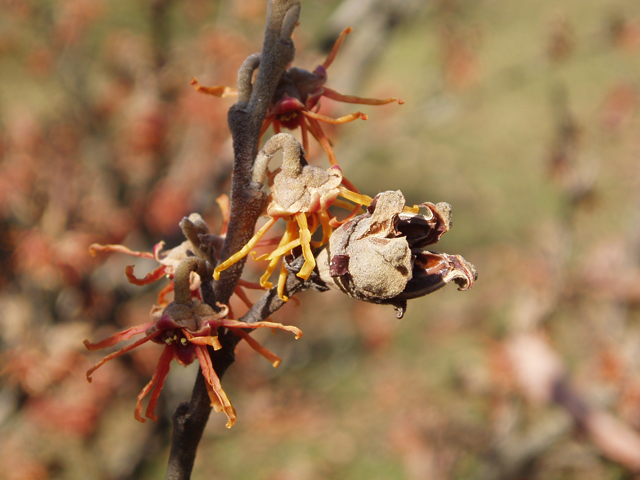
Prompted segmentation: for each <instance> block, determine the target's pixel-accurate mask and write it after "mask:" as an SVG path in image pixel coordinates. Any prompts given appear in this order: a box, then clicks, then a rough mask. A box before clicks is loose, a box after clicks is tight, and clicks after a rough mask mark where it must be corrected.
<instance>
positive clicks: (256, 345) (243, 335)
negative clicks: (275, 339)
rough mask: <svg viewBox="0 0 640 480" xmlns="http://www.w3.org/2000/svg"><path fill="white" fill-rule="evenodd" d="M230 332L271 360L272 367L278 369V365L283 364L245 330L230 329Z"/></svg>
mask: <svg viewBox="0 0 640 480" xmlns="http://www.w3.org/2000/svg"><path fill="white" fill-rule="evenodd" d="M229 330H230V331H232V332H233V333H234V334H235V335H237V336H238V337H240V338H242V339H243V340H244V341H246V342H247V343H248V344H249V346H250V347H251V348H253V349H254V350H255V351H256V352H258V353H259V354H260V355H262V356H263V357H264V358H266V359H267V360H269V362H270V363H271V365H273V366H274V368H278V365H280V363H281V362H282V359H281V358H280V357H279V356H278V355H276V354H275V353H273V352H271V351H270V350H268V349H266V348H265V347H263V346H262V345H260V343H258V341H257V340H256V339H255V338H253V337H252V336H251V335H249V334H248V333H247V332H245V331H244V330H242V329H240V328H229Z"/></svg>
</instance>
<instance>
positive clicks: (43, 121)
mask: <svg viewBox="0 0 640 480" xmlns="http://www.w3.org/2000/svg"><path fill="white" fill-rule="evenodd" d="M264 3H265V2H262V1H255V0H243V1H236V2H232V1H211V2H209V1H204V0H186V1H183V2H170V1H169V0H154V1H152V2H126V1H124V0H116V1H109V2H107V1H100V0H59V1H50V2H44V1H30V0H24V1H12V0H0V11H2V15H0V72H1V73H0V215H1V217H2V221H1V222H0V288H1V290H0V325H1V327H2V328H1V329H0V369H2V372H3V375H2V376H1V377H0V382H1V384H2V390H1V391H0V472H2V473H0V477H2V478H7V479H9V480H14V479H15V480H17V479H20V480H23V479H24V480H27V479H28V480H35V479H38V480H39V479H48V478H56V479H57V478H60V479H76V478H78V479H79V478H96V479H97V478H101V479H105V480H106V479H125V478H145V479H151V478H163V477H164V469H165V466H166V459H167V455H168V453H167V452H168V450H167V448H168V447H167V445H168V438H169V434H170V422H169V418H170V414H171V412H172V411H173V410H174V409H175V407H176V405H177V404H178V402H180V401H182V400H184V399H186V398H187V397H188V395H189V393H190V389H191V386H192V384H193V378H194V376H195V370H194V369H192V368H190V369H188V370H182V369H180V370H179V369H177V368H174V369H172V370H174V371H172V372H171V375H170V377H169V379H168V381H167V386H166V388H165V391H164V392H163V398H161V403H160V405H159V406H158V414H159V416H160V417H161V418H160V420H159V421H158V422H157V423H155V424H154V423H152V422H148V423H147V424H145V425H140V424H139V423H137V422H135V421H134V419H133V415H132V411H133V405H134V403H135V400H134V399H135V396H136V394H137V392H138V391H139V390H140V388H141V386H142V385H143V384H144V383H146V381H147V380H148V377H149V375H150V373H151V371H152V370H153V367H154V365H155V360H156V357H157V355H156V353H157V352H156V351H154V349H153V348H152V347H151V348H148V349H143V348H141V349H139V350H140V351H136V352H132V354H131V355H129V356H125V357H123V358H122V359H121V361H119V362H110V363H109V364H107V365H105V367H104V368H102V369H101V371H100V372H99V373H100V374H99V375H95V377H94V382H93V384H91V385H89V384H88V383H87V382H86V379H85V376H84V372H85V371H86V370H87V368H88V367H89V366H90V365H91V364H92V363H93V362H94V361H95V360H96V359H95V358H94V357H92V356H91V355H88V354H87V353H86V352H85V351H83V346H82V340H83V339H84V338H89V337H91V338H93V339H96V338H102V337H104V336H106V335H107V334H109V333H113V332H114V331H116V330H118V329H122V328H125V327H127V326H130V325H135V324H139V323H142V322H143V321H146V319H147V318H148V314H149V309H150V307H151V305H152V304H153V302H154V297H155V294H156V292H154V291H151V290H148V289H143V288H135V287H132V286H130V285H129V284H128V283H127V281H126V277H125V275H124V273H123V272H124V267H125V265H127V262H129V261H131V260H130V259H128V258H121V257H120V256H117V255H112V256H110V257H104V256H103V257H99V258H92V257H91V256H90V255H89V252H88V246H89V245H90V244H91V243H94V242H99V243H105V244H106V243H120V244H125V245H127V246H129V247H131V248H132V249H138V250H146V251H149V250H150V249H151V246H152V245H153V244H155V243H156V242H158V241H160V240H165V241H167V244H168V246H169V247H173V246H175V245H177V244H178V243H179V242H180V230H179V227H178V222H179V221H180V220H181V218H182V217H183V216H185V215H188V214H189V213H191V212H194V211H197V212H199V213H201V214H202V215H203V217H204V218H205V220H206V221H207V223H208V224H209V226H210V227H211V228H212V230H213V231H215V230H216V228H218V226H219V225H220V223H221V218H220V215H219V211H218V208H217V206H216V204H215V198H217V197H218V195H219V194H220V193H224V192H226V190H227V186H228V185H227V182H228V179H229V175H230V168H231V165H230V161H231V149H230V143H229V138H228V133H227V128H226V112H227V109H228V108H229V106H230V104H231V102H229V101H227V100H221V99H213V98H209V97H207V96H204V95H199V94H198V93H197V92H195V91H194V90H193V89H192V88H191V87H190V86H189V79H190V78H191V77H193V76H197V77H198V78H199V79H200V80H201V81H202V83H203V84H224V85H234V84H235V77H236V72H237V68H238V66H239V65H240V64H241V62H242V61H243V60H244V58H245V57H246V56H247V55H249V54H251V53H254V51H256V50H258V49H259V45H260V42H261V37H262V28H263V22H264V9H265V8H264V7H265V5H264ZM380 3H381V2H376V1H371V2H355V3H354V2H353V1H343V2H339V1H331V2H322V1H312V0H304V1H303V10H302V21H301V25H300V27H299V28H298V30H297V31H296V36H295V41H296V45H297V48H298V58H297V61H296V63H297V64H300V65H303V66H305V67H309V68H311V69H312V68H313V66H314V65H315V64H317V63H319V62H320V61H321V59H322V58H323V56H324V54H326V52H324V53H323V52H321V51H318V50H315V49H314V47H315V45H317V43H319V40H316V39H322V40H326V38H325V36H326V35H327V33H326V32H339V31H340V30H341V29H342V28H344V27H346V26H349V25H352V26H354V27H355V31H354V33H353V34H352V35H350V38H349V39H348V41H347V42H351V43H352V44H353V45H358V47H357V48H355V49H354V48H351V47H350V46H349V45H348V44H347V45H345V48H344V50H343V51H342V52H341V54H340V57H339V58H338V59H337V60H336V63H335V64H334V65H333V66H332V68H331V82H332V86H334V85H335V86H336V88H337V89H339V90H341V91H345V92H347V93H354V94H358V95H362V96H368V97H381V98H383V97H387V96H390V95H396V94H397V95H399V96H401V97H402V98H403V99H404V100H405V101H406V104H405V105H403V106H402V107H398V106H397V105H396V106H394V107H395V108H392V107H377V108H379V109H382V110H376V111H373V112H371V113H370V118H369V120H368V121H367V122H360V123H361V124H356V123H357V122H356V123H354V124H352V125H351V124H350V125H349V126H345V127H343V128H340V129H339V132H338V129H331V130H330V129H327V136H328V137H329V138H331V139H332V141H333V143H334V149H335V151H336V155H337V157H338V160H339V161H340V164H341V165H342V166H343V169H344V171H345V174H346V175H348V176H349V178H350V180H351V181H353V182H354V183H355V184H356V185H358V186H359V187H360V189H361V190H363V192H365V193H367V194H375V193H377V191H379V190H387V189H402V190H403V192H404V193H405V195H406V197H407V199H408V200H409V201H410V202H416V203H418V202H422V201H432V202H438V201H446V202H448V203H451V204H452V205H453V212H454V224H455V228H454V229H453V230H452V233H451V234H450V237H449V239H447V240H446V242H451V243H453V244H454V245H453V247H452V248H449V247H450V244H445V245H443V247H442V248H443V249H445V250H452V251H453V250H455V251H457V252H460V253H462V254H463V255H464V256H465V257H466V258H468V259H469V260H470V261H472V262H473V263H475V264H476V265H477V267H478V271H479V273H480V278H479V280H478V283H477V284H476V286H475V287H474V289H473V290H472V291H471V292H467V293H466V294H465V295H462V296H461V295H460V294H457V292H455V291H454V290H455V289H453V288H452V289H451V290H452V292H448V291H444V292H438V293H436V294H434V295H433V296H431V297H428V298H426V299H422V300H419V301H415V302H413V303H410V304H409V309H408V313H407V315H406V316H405V318H404V319H403V320H402V321H401V322H398V321H397V320H396V319H395V317H394V314H393V310H392V309H391V308H389V307H384V306H374V305H369V304H361V303H358V302H356V301H354V300H350V299H348V298H343V297H342V296H340V294H336V293H335V292H327V293H325V294H322V295H320V294H312V293H308V294H304V295H302V296H301V299H302V305H301V306H300V307H296V306H295V305H287V306H286V307H285V308H284V309H282V311H280V312H278V313H277V315H275V317H276V318H274V320H275V321H283V322H284V323H287V324H294V325H297V326H299V327H300V328H301V329H302V330H303V331H304V333H305V336H304V337H303V338H302V339H301V340H300V341H298V342H296V343H295V345H292V344H291V342H289V339H280V337H278V336H274V337H269V336H268V335H264V334H262V335H261V336H260V341H261V342H264V343H265V344H266V346H268V348H270V349H271V350H273V351H275V352H277V353H278V354H279V355H280V356H282V357H283V363H282V366H281V367H280V368H279V369H278V370H277V371H273V370H272V369H271V368H270V366H269V365H268V364H267V365H266V366H265V365H263V363H262V362H261V361H260V360H259V359H256V357H255V355H254V354H253V353H252V352H251V351H250V349H249V348H248V347H247V346H245V345H242V344H241V345H240V346H239V348H238V360H237V362H236V364H235V365H234V366H233V367H232V368H231V369H230V371H229V374H228V375H227V376H226V377H225V378H224V384H225V389H228V391H229V392H230V393H229V395H230V396H233V397H234V399H237V400H236V401H235V402H234V403H235V406H236V408H237V409H238V411H239V412H241V415H242V420H241V421H239V422H238V424H237V425H236V426H235V427H234V428H233V429H232V430H231V431H226V429H224V428H223V425H222V423H223V420H222V419H220V420H218V419H212V421H211V422H210V425H209V426H208V428H207V430H206V432H205V438H204V440H203V442H202V444H201V446H200V452H199V456H198V458H197V462H196V468H195V471H194V478H210V477H211V476H215V477H216V478H228V479H240V478H260V479H271V480H276V479H281V480H284V479H295V480H306V479H310V480H314V479H320V478H322V479H325V478H336V479H338V478H339V479H352V478H353V479H356V478H365V477H366V478H370V479H376V478H379V479H383V478H384V479H387V478H403V479H423V478H443V479H444V478H473V479H475V478H477V479H511V478H513V479H515V478H518V479H548V478H563V479H565V478H566V479H578V478H579V479H581V480H583V479H599V480H600V479H622V478H634V477H633V475H634V474H637V472H638V469H639V468H640V460H639V457H640V449H639V448H638V436H639V434H638V431H639V429H640V348H639V347H638V346H639V345H640V329H639V328H638V326H639V325H640V323H639V322H640V309H639V306H640V267H639V265H640V215H639V212H640V194H639V193H638V192H640V171H639V170H638V161H637V158H638V153H639V152H640V144H638V141H637V138H638V137H637V131H638V127H640V117H639V111H638V81H639V80H638V79H639V78H640V62H639V61H638V56H637V54H638V49H639V46H638V45H640V41H639V40H638V39H639V38H640V34H639V33H638V32H639V31H640V28H639V27H638V25H639V20H638V19H640V7H639V6H637V5H635V4H634V3H633V2H631V3H630V2H623V1H616V0H607V1H605V2H602V1H596V0H589V1H583V2H576V1H570V0H563V1H562V2H551V1H533V0H530V1H526V2H516V3H517V5H515V4H512V3H511V2H505V1H502V2H469V1H465V0H441V1H440V2H434V3H428V2H420V1H417V0H416V1H409V0H394V1H393V2H391V1H389V2H382V3H384V4H385V6H384V8H382V7H381V6H380ZM576 12H580V15H577V14H576ZM329 36H331V35H329ZM351 37H353V38H351ZM358 37H360V38H361V39H368V40H360V41H358ZM334 38H335V37H334ZM372 39H375V40H376V41H373V40H372ZM358 42H360V43H358ZM358 49H359V50H358ZM365 59H366V62H365ZM314 62H315V63H314ZM354 65H355V66H357V68H355V67H354ZM334 80H335V82H334ZM342 85H349V87H347V88H343V87H342ZM356 87H357V88H358V90H356V91H350V90H353V89H354V88H356ZM550 102H551V106H550V105H549V103H550ZM325 103H326V105H324V106H323V113H324V114H326V115H332V116H338V115H339V114H340V112H345V110H341V107H340V106H339V105H336V104H335V103H333V102H331V101H328V100H327V101H326V102H325ZM338 133H339V134H340V135H339V136H338ZM310 153H311V155H310V159H311V161H313V162H317V163H320V162H324V161H325V159H324V157H323V153H322V151H321V149H320V147H318V146H317V145H311V152H310ZM135 263H136V271H137V272H144V271H146V270H145V269H151V268H153V266H154V265H153V264H152V263H153V262H145V260H144V259H143V260H139V261H137V260H136V261H135ZM262 269H263V265H262V264H255V263H251V262H250V263H249V264H248V268H247V270H246V271H247V272H248V273H250V274H253V275H258V274H259V272H260V271H261V270H262ZM252 279H254V278H252ZM234 308H235V309H236V310H237V311H239V312H242V311H244V308H245V307H244V306H243V305H242V304H240V303H238V305H234ZM265 333H266V332H265Z"/></svg>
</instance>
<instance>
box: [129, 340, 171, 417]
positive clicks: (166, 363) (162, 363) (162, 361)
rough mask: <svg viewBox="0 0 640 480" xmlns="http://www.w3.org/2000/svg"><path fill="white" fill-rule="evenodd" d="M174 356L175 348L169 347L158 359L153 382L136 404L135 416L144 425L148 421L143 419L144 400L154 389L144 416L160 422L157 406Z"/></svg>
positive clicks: (143, 391) (141, 393)
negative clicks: (156, 412)
mask: <svg viewBox="0 0 640 480" xmlns="http://www.w3.org/2000/svg"><path fill="white" fill-rule="evenodd" d="M174 355H175V352H174V347H172V346H169V345H167V346H166V347H164V350H163V351H162V355H160V358H159V359H158V365H156V369H155V371H154V372H153V376H152V377H151V380H150V381H149V383H147V384H146V385H145V387H144V388H143V389H142V391H141V392H140V394H139V395H138V401H137V402H136V409H135V411H134V413H133V416H134V417H135V419H136V420H138V421H139V422H142V423H144V422H145V421H146V420H145V419H144V418H143V417H142V399H143V398H144V397H146V395H147V393H149V392H150V391H151V389H152V388H153V393H152V394H151V396H150V397H149V405H148V406H147V410H146V411H145V413H144V416H145V417H147V418H148V419H150V420H153V421H154V422H155V421H156V420H158V417H157V416H156V414H155V411H156V405H157V404H158V398H159V397H160V392H162V387H164V381H165V379H166V378H167V375H168V374H169V368H170V367H171V361H172V360H173V357H174ZM154 385H155V388H154Z"/></svg>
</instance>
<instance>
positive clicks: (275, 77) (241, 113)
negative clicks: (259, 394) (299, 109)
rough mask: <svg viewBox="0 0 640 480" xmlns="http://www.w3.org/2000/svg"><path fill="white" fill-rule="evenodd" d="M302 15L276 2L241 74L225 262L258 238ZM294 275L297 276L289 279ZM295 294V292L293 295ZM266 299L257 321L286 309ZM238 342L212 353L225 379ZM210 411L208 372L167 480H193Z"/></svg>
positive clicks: (176, 424) (230, 273)
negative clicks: (259, 173)
mask: <svg viewBox="0 0 640 480" xmlns="http://www.w3.org/2000/svg"><path fill="white" fill-rule="evenodd" d="M299 14H300V2H299V1H298V0H270V1H269V4H268V8H267V23H266V29H265V38H264V45H263V49H262V52H261V54H260V55H259V56H257V55H252V56H250V57H249V58H248V59H247V60H246V61H245V62H244V65H243V66H242V68H241V69H240V72H239V74H238V90H239V95H238V98H239V100H240V101H239V102H238V103H236V104H235V105H234V106H232V107H231V109H230V110H229V115H228V121H229V128H230V130H231V135H232V137H233V149H234V168H233V180H232V184H231V209H230V218H229V225H228V230H227V235H226V239H225V242H224V245H223V247H222V252H221V254H220V258H219V259H218V260H219V261H222V260H225V259H226V258H228V257H230V256H231V255H232V254H233V253H235V252H237V251H238V250H240V249H241V248H242V246H244V245H245V244H246V243H247V241H248V240H249V239H250V238H251V237H252V236H253V232H254V229H255V224H256V222H257V220H258V218H259V217H260V215H261V214H262V212H263V210H264V207H265V202H266V198H267V195H266V192H265V191H264V186H263V185H260V184H258V183H255V182H252V180H251V175H252V169H253V163H254V160H255V158H256V155H257V153H258V149H259V142H260V131H261V127H262V122H263V120H264V117H265V116H266V114H267V110H268V108H269V104H270V103H271V98H272V97H273V94H274V91H275V89H276V85H277V84H278V81H279V80H280V77H281V76H282V74H283V73H284V71H285V69H286V67H287V65H289V64H290V63H291V62H292V61H293V56H294V53H295V48H294V45H293V40H292V39H291V34H292V33H293V29H294V28H295V26H296V24H297V22H298V17H299ZM258 65H259V67H260V68H259V70H258V75H257V77H256V81H255V83H254V84H251V77H252V73H253V71H254V70H255V69H256V68H257V67H258ZM243 267H244V260H243V261H240V262H238V263H236V264H235V265H233V266H232V267H230V268H229V269H227V270H225V271H224V272H222V275H221V276H220V280H219V281H218V282H215V283H213V289H212V290H213V292H212V293H213V295H207V296H208V297H213V298H211V302H212V303H213V301H218V302H221V303H227V302H228V301H229V298H230V297H231V295H232V294H233V291H234V289H235V287H236V285H237V283H238V280H239V279H240V275H241V274H242V269H243ZM292 276H294V275H289V277H292ZM290 281H291V282H293V281H294V280H291V279H289V280H288V284H289V282H290ZM297 283H298V284H300V283H301V282H297ZM288 286H289V285H288ZM291 288H292V289H294V288H296V286H295V285H291ZM299 288H302V287H299ZM203 289H204V290H207V291H209V292H211V285H210V284H207V285H203ZM290 294H293V291H292V292H291V293H290ZM265 297H267V299H266V300H264V301H262V300H261V301H260V302H258V304H257V305H260V306H259V307H254V309H252V310H253V311H254V314H252V318H253V316H255V317H256V318H255V320H253V321H258V320H260V318H258V317H259V316H260V315H262V314H264V313H265V312H267V311H275V310H277V309H278V308H280V307H281V306H282V301H281V300H280V299H279V298H278V295H277V293H274V292H271V291H269V292H268V293H267V294H266V295H265ZM274 297H275V299H274ZM212 306H215V305H212ZM255 312H259V313H257V314H256V313H255ZM263 318H266V316H265V317H263ZM238 341H239V337H236V336H235V335H233V334H232V333H230V332H227V333H226V334H225V335H221V338H220V342H221V344H222V349H221V350H218V351H216V352H210V353H211V361H212V364H213V368H214V370H215V372H216V374H217V375H218V377H219V378H222V376H223V374H224V373H225V371H226V370H227V368H228V367H229V365H231V364H232V363H233V361H234V360H235V356H234V349H235V346H236V345H237V343H238ZM210 413H211V403H210V400H209V397H208V394H207V390H206V386H205V382H204V379H203V377H202V374H199V375H198V379H197V381H196V384H195V386H194V389H193V394H192V398H191V402H189V403H184V404H181V405H180V407H178V409H177V410H176V412H175V413H174V415H173V428H174V430H173V436H172V444H171V454H170V457H169V466H168V469H167V477H166V478H167V479H171V480H186V479H189V478H190V476H191V471H192V469H193V462H194V460H195V455H196V451H197V448H198V444H199V442H200V438H201V437H202V432H203V431H204V427H205V425H206V423H207V420H208V418H209V414H210Z"/></svg>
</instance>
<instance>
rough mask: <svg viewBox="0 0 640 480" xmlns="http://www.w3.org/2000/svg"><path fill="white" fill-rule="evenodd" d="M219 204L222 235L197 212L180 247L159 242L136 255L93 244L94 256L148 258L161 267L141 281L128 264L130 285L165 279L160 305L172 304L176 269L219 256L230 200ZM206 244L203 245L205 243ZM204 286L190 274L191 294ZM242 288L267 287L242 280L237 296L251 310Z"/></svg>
mask: <svg viewBox="0 0 640 480" xmlns="http://www.w3.org/2000/svg"><path fill="white" fill-rule="evenodd" d="M217 202H218V205H220V208H221V210H222V215H223V219H224V221H223V224H222V228H221V231H220V235H211V234H209V228H208V227H207V225H206V223H205V222H204V220H203V219H202V217H201V216H200V215H199V214H197V213H192V214H191V215H189V217H185V218H183V219H182V221H181V222H180V227H181V229H182V231H183V233H184V234H185V236H186V237H187V240H185V241H184V242H182V243H181V244H180V245H178V246H177V247H174V248H171V249H169V250H165V248H164V246H165V242H164V241H162V242H159V243H157V244H156V245H155V246H154V247H153V251H152V252H137V251H134V250H131V249H129V248H128V247H126V246H124V245H101V244H98V243H94V244H92V245H91V246H90V247H89V252H90V253H91V255H93V256H96V255H97V254H98V253H111V252H116V253H124V254H126V255H130V256H132V257H138V258H148V259H150V260H155V261H156V262H157V263H158V264H159V266H158V267H156V268H155V269H154V270H152V271H151V272H149V273H147V274H146V275H145V276H144V277H142V278H138V277H136V276H135V274H134V266H133V265H129V266H127V267H126V268H125V275H126V277H127V280H128V281H129V283H131V284H133V285H138V286H144V285H149V284H151V283H155V282H157V281H159V280H162V279H164V278H168V279H169V280H170V281H169V283H168V284H167V285H166V286H165V287H164V288H163V289H162V290H160V292H159V293H158V305H160V306H166V305H167V304H168V303H169V301H168V300H167V295H168V294H169V293H171V292H172V291H173V288H174V285H173V277H174V275H175V270H176V268H177V267H178V265H179V264H180V262H182V261H183V260H185V259H186V258H187V257H189V256H194V255H195V256H199V257H200V258H204V259H209V258H212V257H216V256H217V255H219V253H220V250H221V248H222V243H223V242H224V236H225V233H226V227H227V223H228V220H229V199H228V197H227V196H226V195H221V196H220V197H219V198H218V199H217ZM203 242H204V243H203ZM205 245H206V248H207V249H208V250H210V251H209V252H204V251H203V250H202V249H203V248H205ZM201 283H202V280H201V278H200V276H199V275H198V274H197V273H196V272H191V275H190V278H189V285H190V289H191V292H192V296H194V297H196V298H200V291H199V287H200V285H201ZM243 288H247V289H252V290H264V287H261V286H260V285H258V284H256V283H253V282H248V281H246V280H243V279H240V280H239V282H238V285H237V286H236V288H235V290H234V293H235V294H236V295H237V296H238V298H240V299H241V300H242V302H243V303H244V304H245V305H246V306H247V308H251V306H252V303H251V302H250V300H249V299H248V297H247V295H246V294H245V292H244V291H243Z"/></svg>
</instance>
